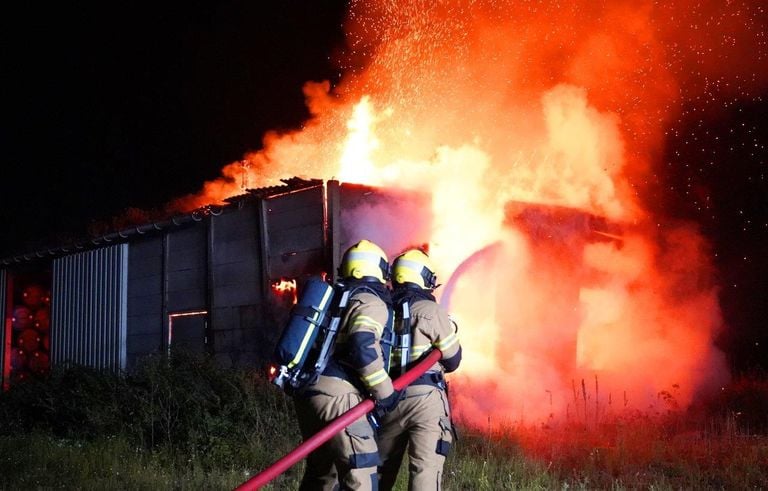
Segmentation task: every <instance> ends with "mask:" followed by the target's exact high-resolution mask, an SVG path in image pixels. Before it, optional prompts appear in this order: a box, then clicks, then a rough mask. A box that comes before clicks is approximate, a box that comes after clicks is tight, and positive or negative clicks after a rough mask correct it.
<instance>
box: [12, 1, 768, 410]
mask: <svg viewBox="0 0 768 491" xmlns="http://www.w3.org/2000/svg"><path fill="white" fill-rule="evenodd" d="M729 9H732V7H729V6H727V5H725V4H723V5H722V6H721V5H715V4H712V5H703V4H701V2H698V3H697V2H678V3H675V4H670V5H659V4H657V3H653V2H640V4H639V5H635V4H632V5H630V4H628V3H604V4H600V5H595V4H594V2H583V1H573V2H565V3H547V2H538V3H537V2H532V3H531V2H525V3H522V4H518V3H516V2H501V1H492V2H491V1H483V0H480V1H477V2H461V1H458V0H446V1H444V2H402V1H397V0H380V1H372V2H351V4H350V13H349V15H348V18H347V21H346V24H345V28H346V31H347V33H348V36H347V43H348V45H347V49H346V50H345V51H344V52H343V53H342V54H341V55H339V60H337V62H338V64H339V67H340V71H341V72H343V76H341V78H340V79H339V80H338V81H337V83H336V84H335V85H334V86H333V87H331V84H330V83H329V82H308V83H307V84H306V85H305V87H304V94H305V96H306V103H307V108H308V111H309V113H310V115H311V117H310V118H309V119H308V120H307V121H306V122H305V123H304V124H303V125H302V127H301V128H300V129H297V130H295V131H285V132H277V131H276V132H270V133H268V134H267V135H265V136H264V138H263V141H262V145H261V147H260V149H259V150H258V151H255V152H252V153H249V154H247V155H245V156H244V157H243V159H242V160H240V161H238V162H234V163H232V164H230V165H227V166H226V167H224V168H223V170H222V177H221V178H220V179H216V180H214V181H211V182H208V183H206V184H205V185H204V187H203V190H202V191H201V192H200V193H199V194H197V195H194V196H190V197H187V198H185V199H182V200H179V201H178V202H177V205H178V206H179V208H180V209H184V210H192V209H197V210H198V211H195V212H192V213H188V214H185V215H183V216H181V217H180V218H177V219H175V220H172V221H170V222H165V223H158V224H148V225H146V226H143V227H138V228H135V229H129V230H124V231H120V232H117V233H115V234H111V235H108V236H105V237H103V238H102V239H100V240H97V241H96V243H89V244H88V245H87V246H85V245H82V250H64V249H55V250H51V251H41V252H40V253H36V254H32V255H27V256H21V257H17V258H7V259H5V260H4V261H3V263H2V264H3V269H2V271H0V274H2V275H3V276H2V277H0V280H2V284H4V285H8V287H7V288H4V289H3V288H0V294H3V295H5V297H4V299H3V301H2V302H1V304H2V308H3V309H4V312H3V314H4V318H5V319H6V322H5V326H4V329H5V332H4V337H3V339H4V340H5V343H6V344H5V349H4V350H3V366H4V367H5V369H4V373H5V379H6V380H7V379H8V378H9V377H10V373H11V372H12V371H13V370H12V367H13V366H17V367H18V366H23V367H28V366H29V361H28V358H29V356H28V355H26V356H27V358H24V357H23V356H22V355H21V354H20V353H21V351H24V350H23V348H22V349H21V350H17V351H18V353H17V355H14V349H16V348H19V347H20V346H22V344H23V346H27V345H28V344H32V345H34V344H35V342H37V343H38V345H40V343H44V342H45V341H44V340H45V338H44V337H41V339H40V341H37V335H35V336H34V339H33V334H34V333H32V334H29V335H27V337H28V338H29V340H27V339H26V338H25V340H24V341H23V342H21V341H20V333H22V332H24V330H25V329H27V328H22V327H21V325H22V324H23V323H25V322H26V323H29V322H32V321H31V320H30V319H29V315H30V311H29V307H28V306H27V305H26V304H25V303H24V299H23V293H24V289H25V288H26V287H27V286H29V285H33V284H34V285H40V286H41V287H42V290H44V291H45V292H47V291H48V289H49V288H50V290H51V295H50V297H51V307H50V308H51V315H50V328H49V331H50V338H49V345H50V361H51V363H53V364H57V363H64V362H66V361H68V360H69V361H75V362H81V363H91V364H95V365H97V366H114V367H115V368H125V367H130V366H131V364H132V363H134V362H135V359H136V358H137V357H138V356H141V355H142V354H145V353H151V352H157V351H162V350H165V349H168V347H169V346H174V345H178V344H182V345H188V346H190V347H192V348H193V349H198V350H207V351H210V352H211V353H213V354H214V355H215V356H216V357H217V358H219V359H220V360H221V362H222V363H225V364H234V365H242V364H249V363H255V362H256V361H257V360H258V359H260V357H263V356H265V355H266V354H267V353H268V352H269V351H270V349H271V346H270V344H271V341H272V340H274V338H275V337H276V329H277V326H278V325H279V324H280V317H281V316H284V313H285V312H286V308H285V306H283V308H281V307H280V302H285V303H287V304H290V302H291V301H292V299H293V292H292V291H291V290H292V288H293V285H294V284H296V285H298V287H300V285H301V278H302V277H303V276H305V275H308V274H313V273H319V272H326V273H330V274H332V273H333V271H334V270H335V261H337V260H338V256H339V253H340V251H341V250H342V249H343V248H344V247H345V246H346V245H347V244H348V243H349V242H350V241H352V240H355V239H357V238H361V237H366V238H369V239H371V240H373V241H376V242H378V243H380V244H381V245H382V246H383V247H384V248H385V249H386V250H387V252H388V253H390V254H394V253H397V252H399V250H401V249H402V248H403V247H405V246H408V245H415V244H428V245H429V252H430V255H431V257H432V259H433V260H434V262H435V264H436V265H437V267H438V275H439V276H440V278H441V280H442V281H445V285H444V286H443V287H442V288H441V289H440V290H438V292H439V293H441V295H442V298H441V301H442V302H443V303H444V304H445V305H446V306H447V307H448V308H449V310H450V311H451V312H452V314H453V315H454V316H455V318H456V319H457V321H458V323H459V326H460V334H461V337H462V343H463V346H464V352H465V362H464V364H463V366H462V369H461V370H460V372H459V373H458V374H457V375H456V377H454V381H455V382H456V383H455V387H456V388H457V389H458V390H457V391H455V392H454V394H455V397H456V398H457V402H458V404H457V405H456V408H457V410H458V412H459V413H461V414H462V415H463V416H464V417H466V418H467V419H469V420H471V421H475V422H481V423H485V422H486V421H487V418H488V416H489V415H490V416H493V418H494V420H495V421H499V420H502V419H503V418H509V417H510V415H513V417H514V418H515V419H517V418H518V417H519V416H523V415H524V416H525V417H527V418H540V417H547V415H549V414H552V413H557V412H565V411H567V410H568V406H569V405H571V407H572V405H573V403H574V399H576V397H575V394H574V393H575V389H574V385H575V384H577V383H578V381H580V380H583V379H584V378H587V377H593V376H595V377H599V380H600V387H601V391H600V394H598V393H597V391H595V392H594V393H593V394H592V397H593V398H594V399H598V398H605V403H604V404H603V406H602V407H606V406H607V405H608V401H611V400H613V401H616V400H621V401H622V403H623V404H625V405H626V404H631V405H633V406H634V407H640V408H645V407H647V405H648V404H650V403H653V402H654V401H655V400H656V398H657V394H659V393H660V392H661V391H668V392H670V393H672V394H673V395H674V397H675V398H676V400H677V402H678V403H679V405H680V406H681V407H683V406H685V405H686V404H688V403H690V402H691V401H692V400H693V399H694V397H695V396H696V395H697V393H698V392H699V391H702V390H706V389H708V388H711V387H717V386H719V384H720V383H722V382H723V381H724V379H726V378H727V377H728V373H727V370H726V368H725V364H724V360H723V357H722V353H721V352H720V351H719V350H718V349H717V347H716V346H715V344H714V339H715V337H716V336H717V334H718V332H719V331H720V330H721V329H722V325H723V322H722V319H721V316H720V311H719V305H718V298H717V294H718V290H717V285H716V284H715V282H714V276H715V275H714V271H713V265H712V264H713V262H712V256H711V253H710V251H709V248H708V244H707V242H706V240H704V238H703V236H702V235H701V234H700V233H699V232H698V230H697V229H696V226H695V225H694V224H691V223H681V222H677V221H672V220H669V219H666V218H665V217H662V216H654V213H655V211H654V210H658V207H657V206H652V205H655V204H656V203H655V202H654V203H651V201H652V200H657V199H659V197H661V198H663V193H664V192H667V191H666V190H665V189H663V186H662V185H661V184H660V183H659V182H658V175H659V174H658V173H657V172H655V171H654V168H656V167H658V166H659V165H660V162H659V155H660V153H661V149H662V147H663V145H664V133H665V131H667V128H668V127H669V126H670V125H671V124H673V123H674V121H675V119H676V118H678V117H679V111H680V107H681V104H680V102H681V101H680V100H679V98H680V96H681V94H682V93H686V94H687V95H688V96H689V97H692V98H693V97H696V98H699V97H701V98H702V99H707V100H708V99H709V97H710V92H711V91H715V92H717V91H719V92H718V93H719V94H720V95H721V96H725V95H726V94H731V95H733V94H737V93H738V92H739V91H742V90H745V91H747V90H749V89H750V87H752V86H759V84H760V83H762V82H761V81H762V80H763V79H764V77H762V78H760V77H757V76H755V73H754V70H753V65H754V63H753V56H752V54H753V49H755V46H756V44H755V42H758V43H759V42H761V41H760V38H759V36H758V37H755V36H754V33H753V32H752V31H750V29H752V27H750V26H749V25H748V24H745V23H743V22H742V20H741V19H740V18H739V16H735V15H730V13H731V12H730V11H729ZM744 15H746V14H744ZM705 23H706V25H707V26H709V27H708V28H707V29H704V28H701V26H703V25H705ZM724 39H726V40H729V42H728V43H722V42H721V41H722V40H724ZM737 40H738V42H737ZM689 45H690V46H696V49H690V50H686V49H683V47H684V46H689ZM702 53H712V55H711V56H709V57H704V56H701V54H702ZM745 60H746V61H745ZM726 61H729V62H731V63H726ZM726 67H727V68H726ZM735 79H738V80H740V81H746V82H740V84H741V83H743V84H745V85H739V84H735V83H734V84H730V83H729V80H730V81H733V80H735ZM713 87H715V88H713ZM729 97H730V95H729ZM292 175H293V176H313V177H319V178H322V179H325V180H326V182H325V183H324V182H323V181H295V180H294V181H289V182H288V183H287V185H286V186H277V187H274V186H275V185H276V184H277V183H278V182H279V180H280V179H282V178H285V177H286V176H292ZM245 178H247V179H245ZM336 179H338V180H339V181H341V182H344V183H357V185H353V184H337V183H336ZM243 181H247V182H250V183H253V184H254V186H262V187H260V188H259V189H256V190H254V191H251V192H249V193H246V194H245V195H240V196H236V197H232V196H235V195H238V194H239V193H240V192H241V189H239V183H241V182H243ZM224 200H226V201H224ZM222 202H226V203H227V204H226V205H225V206H222V207H219V206H212V207H211V206H209V205H210V204H211V203H222ZM294 281H295V283H293V282H294ZM95 286H98V288H95ZM99 295H101V296H99ZM98 305H102V306H107V307H106V308H105V309H102V310H98V309H96V308H95V307H94V306H98ZM16 308H18V313H19V315H18V316H16V318H17V321H16V322H17V325H18V326H19V327H18V329H16V330H15V331H14V328H13V320H12V319H13V318H14V314H13V312H14V311H15V309H16ZM25 308H26V309H27V310H26V311H25V310H24V309H25ZM103 312H106V313H107V315H106V316H102V317H99V315H102V314H103ZM41 315H43V316H44V315H45V314H41ZM18 319H21V320H20V321H19V320H18ZM105 326H106V327H105ZM37 332H38V333H40V334H44V333H42V331H37ZM105 333H108V335H107V334H105ZM20 343H22V344H20ZM97 347H98V349H97ZM24 353H25V354H26V351H24ZM14 356H16V361H15V362H14V361H13V357H14ZM14 363H15V365H14ZM648 367H659V369H657V370H649V369H648ZM25 369H26V368H25ZM19 373H21V372H19ZM467 387H472V389H473V392H470V391H469V390H465V389H466V388H467ZM478 391H479V392H478ZM611 394H613V398H611ZM618 394H622V397H618ZM586 396H587V394H586V393H584V397H583V399H584V401H585V402H586V398H587V397H586ZM592 402H595V401H592ZM598 402H599V401H598Z"/></svg>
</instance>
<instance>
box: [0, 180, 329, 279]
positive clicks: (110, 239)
mask: <svg viewBox="0 0 768 491" xmlns="http://www.w3.org/2000/svg"><path fill="white" fill-rule="evenodd" d="M281 181H282V182H283V183H284V184H283V185H278V186H268V187H262V188H257V189H247V190H246V193H244V194H241V195H238V196H232V197H229V198H226V199H225V200H224V201H226V202H227V203H228V204H226V205H206V206H203V207H200V208H197V209H195V210H192V211H190V212H188V213H184V214H181V215H176V216H173V217H170V218H168V219H166V220H161V221H156V222H151V223H145V224H142V225H137V226H132V227H128V228H124V229H121V230H117V231H114V232H111V233H108V234H104V235H99V236H97V237H89V238H84V239H81V240H75V241H72V242H70V243H68V244H65V245H56V246H53V247H45V248H42V249H38V250H35V251H30V252H25V253H21V254H15V255H11V256H7V257H4V258H0V266H10V265H13V264H21V263H26V262H30V261H37V260H39V259H51V258H53V257H57V256H62V255H65V254H71V253H75V252H80V251H84V250H88V249H94V248H97V247H101V246H104V245H108V244H117V243H120V242H125V241H128V240H129V239H131V238H132V237H136V236H143V235H146V234H150V235H151V234H155V233H157V232H159V231H162V230H166V229H169V228H173V227H181V226H183V225H186V224H190V223H193V222H199V221H201V220H203V219H204V218H205V217H207V216H209V215H213V216H216V215H220V214H221V213H222V212H223V211H224V209H225V208H229V207H232V206H239V205H240V204H241V203H243V202H246V201H251V200H254V199H264V198H269V197H272V196H276V195H281V194H286V193H291V192H295V191H300V190H303V189H308V188H312V187H316V186H321V185H322V184H323V181H322V179H302V178H300V177H291V178H289V179H281Z"/></svg>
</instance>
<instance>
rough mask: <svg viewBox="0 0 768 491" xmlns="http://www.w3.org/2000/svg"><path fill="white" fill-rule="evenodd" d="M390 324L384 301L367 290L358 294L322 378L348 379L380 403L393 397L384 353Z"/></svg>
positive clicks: (348, 309)
mask: <svg viewBox="0 0 768 491" xmlns="http://www.w3.org/2000/svg"><path fill="white" fill-rule="evenodd" d="M389 321H390V307H388V306H387V304H386V303H384V301H383V300H382V299H381V298H379V297H378V296H376V295H374V294H373V293H371V292H368V291H365V290H363V291H361V292H358V293H355V294H354V295H353V296H352V298H350V300H349V305H348V307H347V309H346V312H345V313H344V315H343V317H342V319H341V322H340V326H341V327H340V329H339V334H338V338H337V339H336V346H335V349H334V353H333V355H332V357H331V362H330V363H329V366H328V368H327V369H326V370H325V372H323V374H324V375H326V376H332V377H339V378H344V379H347V380H348V381H349V382H350V383H352V384H353V385H354V386H356V387H362V388H364V389H365V390H366V391H367V392H369V393H370V394H371V395H373V396H374V397H375V398H376V399H377V400H381V399H384V398H386V397H389V396H390V395H392V393H393V392H394V389H393V387H392V379H391V378H390V377H389V374H388V373H387V371H386V370H385V367H384V358H383V355H382V349H381V337H382V334H383V333H384V326H385V325H386V324H387V322H389ZM339 368H341V370H339ZM344 375H346V377H345V376H344ZM353 378H356V379H357V380H354V379H353ZM350 379H352V380H350Z"/></svg>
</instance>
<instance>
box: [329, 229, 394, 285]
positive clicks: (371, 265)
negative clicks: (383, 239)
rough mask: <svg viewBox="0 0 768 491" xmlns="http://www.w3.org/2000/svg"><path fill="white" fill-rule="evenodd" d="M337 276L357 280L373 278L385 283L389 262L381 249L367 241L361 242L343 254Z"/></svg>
mask: <svg viewBox="0 0 768 491" xmlns="http://www.w3.org/2000/svg"><path fill="white" fill-rule="evenodd" d="M339 275H340V276H341V277H342V278H355V279H358V280H360V279H364V278H365V279H370V278H373V279H375V280H377V281H379V282H381V283H385V282H386V281H387V280H388V279H389V260H388V259H387V255H386V254H385V253H384V251H383V250H381V247H379V246H377V245H376V244H374V243H373V242H371V241H369V240H361V241H360V242H358V243H357V244H355V245H353V246H352V247H350V248H349V249H347V252H345V253H344V256H343V257H342V258H341V265H340V266H339Z"/></svg>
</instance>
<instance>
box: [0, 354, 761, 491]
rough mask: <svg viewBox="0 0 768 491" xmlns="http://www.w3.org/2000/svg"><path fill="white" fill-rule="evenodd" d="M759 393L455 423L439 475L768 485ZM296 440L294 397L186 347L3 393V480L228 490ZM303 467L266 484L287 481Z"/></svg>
mask: <svg viewBox="0 0 768 491" xmlns="http://www.w3.org/2000/svg"><path fill="white" fill-rule="evenodd" d="M766 395H768V384H765V383H764V382H761V381H755V382H745V381H737V382H736V383H735V384H734V385H733V386H731V387H728V388H727V390H724V391H723V394H722V395H721V398H720V399H719V400H715V401H711V403H710V405H709V406H708V407H707V411H698V412H695V413H694V412H680V411H667V412H663V413H653V414H648V413H641V412H637V411H631V410H625V411H621V412H617V413H615V414H606V415H603V416H601V418H600V419H599V421H598V420H595V421H591V422H590V424H585V422H584V419H583V418H574V419H571V420H568V419H567V418H566V419H564V420H563V421H560V422H558V421H549V422H547V424H546V425H531V426H510V427H501V428H495V429H493V430H489V428H483V429H477V428H471V427H466V426H464V427H462V428H461V431H460V433H461V435H462V436H461V438H460V440H459V441H458V443H457V445H455V447H454V448H455V450H454V452H453V453H452V455H450V456H449V458H448V461H447V462H446V466H445V475H444V479H443V482H444V486H445V489H448V490H497V489H568V488H577V489H651V488H653V489H701V488H724V489H760V488H765V487H766V483H768V437H766V434H765V427H764V426H761V425H762V424H763V421H764V420H763V419H761V418H765V417H766V408H768V404H765V405H763V402H764V401H768V398H765V399H764V397H765V396H766ZM299 440H300V437H299V434H298V431H297V426H296V424H295V414H294V410H293V406H292V402H291V400H290V399H289V398H287V397H285V396H284V394H282V393H281V392H280V391H278V390H277V389H275V388H274V387H272V386H270V385H269V384H268V383H267V381H266V380H265V379H264V377H262V376H261V375H259V374H257V373H255V372H253V371H246V370H224V369H221V368H219V367H217V366H215V364H213V363H212V362H211V361H210V360H206V359H200V358H195V357H191V356H184V355H177V356H175V357H173V358H171V359H168V358H166V357H156V358H150V359H147V360H146V361H145V363H144V364H143V365H142V366H140V367H139V368H138V369H137V370H135V371H134V372H132V373H130V374H124V375H122V376H116V375H113V374H110V373H100V372H97V371H94V370H90V369H85V368H82V367H72V368H69V369H67V370H59V371H58V372H56V373H54V374H53V375H52V376H51V377H50V378H49V379H46V380H37V381H31V382H30V383H26V384H20V385H18V386H16V387H14V388H12V390H10V391H9V392H7V393H4V394H2V395H0V489H35V488H65V489H99V490H102V489H103V490H109V489H153V490H154V489H201V490H202V489H205V490H208V489H232V488H233V487H235V486H237V485H238V484H240V483H241V482H243V481H245V480H246V479H247V478H249V477H251V476H252V475H253V474H254V472H255V471H256V470H259V469H263V468H265V467H266V466H267V465H269V464H270V463H272V462H273V461H274V460H276V459H277V458H279V457H280V456H282V455H284V454H285V453H286V452H288V451H289V450H290V449H291V448H293V447H294V446H295V445H296V444H297V443H298V442H299ZM406 469H407V464H406V465H404V466H403V467H402V472H401V476H400V478H399V480H398V485H397V488H396V489H407V476H406ZM302 470H303V465H302V464H299V465H296V466H294V467H293V468H292V469H290V470H289V471H288V472H287V473H285V474H284V475H283V476H281V477H280V478H278V479H277V480H276V481H275V482H274V483H273V485H272V487H271V488H272V489H296V488H297V487H298V482H299V478H300V476H301V472H302Z"/></svg>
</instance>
